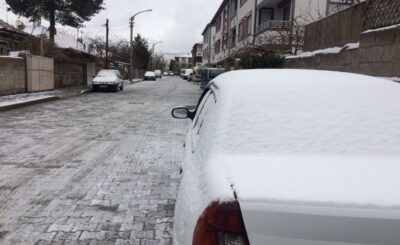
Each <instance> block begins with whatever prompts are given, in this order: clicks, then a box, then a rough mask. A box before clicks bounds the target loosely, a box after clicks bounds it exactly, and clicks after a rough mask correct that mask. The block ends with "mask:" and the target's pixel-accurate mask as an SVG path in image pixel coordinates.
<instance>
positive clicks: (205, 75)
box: [200, 68, 225, 90]
mask: <svg viewBox="0 0 400 245" xmlns="http://www.w3.org/2000/svg"><path fill="white" fill-rule="evenodd" d="M224 72H225V69H223V68H203V69H202V70H201V79H200V80H201V81H200V88H201V89H203V90H204V88H205V87H206V86H207V84H208V83H209V82H210V81H211V80H213V79H214V78H216V77H217V76H219V75H221V74H222V73H224Z"/></svg>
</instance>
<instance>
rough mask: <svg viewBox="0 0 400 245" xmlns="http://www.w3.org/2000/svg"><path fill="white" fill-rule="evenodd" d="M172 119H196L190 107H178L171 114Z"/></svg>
mask: <svg viewBox="0 0 400 245" xmlns="http://www.w3.org/2000/svg"><path fill="white" fill-rule="evenodd" d="M171 114H172V117H173V118H176V119H188V118H189V119H191V120H193V118H194V112H192V111H190V110H189V108H188V107H177V108H174V109H173V110H172V112H171Z"/></svg>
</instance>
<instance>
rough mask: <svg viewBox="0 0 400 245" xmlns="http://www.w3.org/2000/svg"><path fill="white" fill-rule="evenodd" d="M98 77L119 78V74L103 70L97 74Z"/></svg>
mask: <svg viewBox="0 0 400 245" xmlns="http://www.w3.org/2000/svg"><path fill="white" fill-rule="evenodd" d="M97 77H109V78H117V77H118V75H117V72H116V71H111V70H102V71H100V72H99V74H97Z"/></svg>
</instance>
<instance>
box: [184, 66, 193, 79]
mask: <svg viewBox="0 0 400 245" xmlns="http://www.w3.org/2000/svg"><path fill="white" fill-rule="evenodd" d="M192 74H193V70H192V69H185V73H184V74H183V76H182V78H183V79H184V80H188V81H190V80H191V76H192Z"/></svg>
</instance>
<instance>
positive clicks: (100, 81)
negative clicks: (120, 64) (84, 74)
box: [92, 70, 124, 91]
mask: <svg viewBox="0 0 400 245" xmlns="http://www.w3.org/2000/svg"><path fill="white" fill-rule="evenodd" d="M101 89H107V90H109V89H110V90H113V91H118V89H119V90H124V81H123V79H122V76H121V74H120V73H119V71H118V70H100V71H99V73H98V74H97V76H96V77H95V78H94V79H93V81H92V90H93V91H97V90H101Z"/></svg>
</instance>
